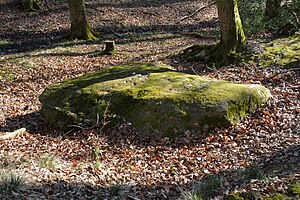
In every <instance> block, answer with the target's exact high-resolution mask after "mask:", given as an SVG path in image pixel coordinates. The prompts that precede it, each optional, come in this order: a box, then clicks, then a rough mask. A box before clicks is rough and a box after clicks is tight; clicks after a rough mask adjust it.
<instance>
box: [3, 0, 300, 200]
mask: <svg viewBox="0 0 300 200" xmlns="http://www.w3.org/2000/svg"><path fill="white" fill-rule="evenodd" d="M41 3H42V4H43V5H44V4H45V5H46V3H47V2H46V1H45V2H41ZM205 3H206V2H205V1H175V0H174V1H155V0H153V1H143V2H138V3H137V2H136V1H130V0H122V1H101V3H100V2H98V1H92V0H91V1H87V11H88V15H89V17H90V22H91V25H92V27H94V28H95V30H97V31H100V32H101V33H102V34H103V39H111V40H115V41H116V44H117V50H118V54H116V55H115V56H97V52H98V51H101V50H102V49H103V44H102V43H101V42H98V41H97V42H94V43H90V42H83V41H70V42H69V41H62V40H60V39H59V38H60V36H62V35H63V33H64V32H66V31H67V29H68V27H69V18H68V9H67V5H66V3H65V2H60V1H58V0H52V1H49V2H48V4H47V5H48V6H45V5H44V6H43V8H44V9H43V11H42V12H40V13H29V14H26V13H21V12H20V11H19V10H18V9H17V8H16V6H15V5H14V4H12V3H11V1H9V0H4V1H2V2H1V7H0V9H1V12H0V13H1V14H0V17H1V26H2V28H1V30H0V39H1V40H5V41H6V45H5V46H0V47H1V49H0V53H1V58H0V69H1V71H0V96H1V98H0V125H1V127H0V131H1V133H2V134H4V133H5V132H12V131H14V130H16V129H19V128H22V127H25V128H26V129H27V131H26V132H25V133H23V134H21V135H19V136H17V137H15V138H13V139H9V140H3V141H0V144H1V145H0V157H1V160H3V159H4V158H6V159H7V158H9V159H10V162H11V163H13V165H11V164H10V165H9V168H10V169H11V170H12V171H13V172H15V173H17V174H19V175H20V176H22V177H23V179H24V180H25V183H26V184H25V186H24V187H21V188H20V189H19V190H17V191H14V192H12V193H11V194H9V195H7V194H6V196H3V194H1V193H0V197H1V198H8V199H9V198H17V199H178V198H182V194H183V193H184V192H183V191H190V190H192V189H194V188H197V187H199V185H201V181H203V180H204V179H205V177H207V176H208V175H212V174H214V175H215V176H216V177H219V179H220V180H221V182H222V188H219V189H217V190H216V191H215V192H216V193H215V196H216V197H219V198H224V196H226V195H227V194H228V193H230V192H232V191H248V190H255V191H261V192H267V193H270V192H272V191H283V192H286V191H287V186H286V185H287V183H296V182H297V181H299V174H300V166H299V163H300V156H299V154H300V148H299V142H300V125H299V124H300V123H299V121H300V116H299V113H300V111H299V110H300V103H299V99H300V91H299V88H300V86H299V71H293V70H285V69H282V68H278V67H276V66H270V67H267V68H264V69H258V68H255V66H235V65H231V66H226V67H223V68H220V69H217V70H211V69H210V68H208V67H207V66H206V65H204V64H201V63H184V62H183V61H176V60H173V59H169V58H168V55H170V54H171V53H175V52H177V51H179V50H180V49H182V48H184V47H186V46H189V45H191V44H195V43H200V44H206V43H212V42H216V40H215V38H214V37H211V38H209V39H205V40H204V39H199V38H197V37H193V36H191V35H189V34H186V33H190V32H202V33H203V32H206V33H207V32H209V31H210V30H218V27H217V23H216V22H215V21H216V17H217V16H216V14H217V13H216V8H215V7H211V8H209V9H206V10H205V12H203V13H202V14H201V13H199V14H197V15H196V16H194V17H193V18H191V19H189V20H185V21H184V22H181V23H179V24H178V20H179V19H180V18H181V17H182V16H187V15H189V14H191V13H193V11H194V9H195V8H198V7H201V6H202V5H205ZM6 10H10V11H11V12H5V11H6ZM3 13H5V14H3ZM204 21H207V22H204ZM132 61H151V62H164V63H166V64H170V65H172V66H174V67H175V68H176V69H178V70H179V71H185V72H188V73H194V74H198V75H201V76H208V77H213V78H218V79H223V80H229V81H235V82H240V83H258V84H262V85H264V86H266V87H267V88H269V89H270V90H271V93H272V98H271V99H270V101H269V102H268V103H267V104H266V105H265V106H263V107H262V108H260V109H258V110H257V111H255V112H254V113H253V114H251V115H249V116H248V117H247V118H246V119H245V121H244V122H243V123H241V124H239V125H236V126H234V127H230V128H216V129H215V130H213V131H210V132H208V133H205V134H204V133H193V132H190V131H188V130H187V131H186V132H185V133H184V134H183V136H181V137H178V138H173V139H169V138H161V137H159V136H147V135H140V134H138V133H137V132H136V131H135V130H134V128H133V127H131V126H130V124H122V125H120V126H118V127H115V128H113V129H109V130H107V131H105V132H100V131H99V130H97V129H93V130H78V131H74V132H71V133H64V132H61V131H59V130H55V129H53V128H51V127H49V126H48V125H47V124H46V123H45V122H44V121H43V120H42V118H41V116H40V114H39V112H38V111H39V109H40V103H39V101H38V97H39V95H40V94H41V92H42V91H43V90H44V88H45V87H46V86H47V85H50V84H52V83H55V82H58V81H61V80H66V79H69V78H73V77H77V76H80V75H82V74H84V73H88V72H93V71H95V70H97V69H99V68H102V67H106V66H110V65H117V64H120V63H123V62H132ZM1 133H0V134H1ZM2 134H1V135H2ZM45 156H49V157H51V158H55V163H52V164H53V165H51V166H52V167H49V168H48V167H47V166H41V165H39V159H40V158H44V157H45ZM252 165H253V166H257V168H253V169H252V168H251V169H252V172H251V173H250V172H249V170H248V171H247V170H245V169H247V167H249V166H252ZM259 170H261V171H259ZM254 172H255V173H254ZM260 172H261V173H264V174H265V177H267V178H264V179H263V180H260V179H258V178H257V177H255V176H254V175H255V174H259V173H260ZM245 173H248V175H247V176H246V175H245ZM249 174H250V175H252V177H251V176H250V175H249ZM253 174H254V175H253ZM1 195H2V196H1Z"/></svg>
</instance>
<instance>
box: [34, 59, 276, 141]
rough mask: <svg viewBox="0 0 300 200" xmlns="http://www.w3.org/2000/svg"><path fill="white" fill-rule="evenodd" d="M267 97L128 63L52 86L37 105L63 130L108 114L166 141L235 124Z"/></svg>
mask: <svg viewBox="0 0 300 200" xmlns="http://www.w3.org/2000/svg"><path fill="white" fill-rule="evenodd" d="M269 95H270V94H269V91H268V90H267V89H265V88H264V87H262V86H259V85H242V84H234V83H230V82H226V81H220V80H215V79H211V78H203V77H199V76H196V75H190V74H183V73H179V72H176V71H173V70H172V68H171V67H170V66H167V65H161V64H153V63H131V64H126V65H122V66H114V67H108V68H105V69H101V70H99V71H98V72H96V73H92V74H87V75H84V76H82V77H79V78H75V79H72V80H69V81H64V82H61V83H58V84H54V85H52V86H50V87H48V88H46V89H45V91H44V92H43V94H42V95H41V96H40V101H41V102H42V110H41V113H42V115H43V117H44V118H45V119H46V120H47V121H48V122H49V123H50V124H53V125H54V126H57V127H60V128H63V129H67V128H68V126H69V125H72V124H74V125H75V124H78V125H81V126H92V125H95V124H97V123H98V122H99V119H102V117H103V114H104V112H109V113H112V114H115V115H118V116H120V117H122V118H125V119H126V120H127V121H128V122H131V123H132V124H133V125H134V126H135V127H136V128H138V129H139V131H140V132H158V133H161V134H162V135H164V136H169V137H172V136H176V135H180V134H182V133H183V132H184V131H185V130H195V131H197V130H202V128H203V127H204V126H208V127H210V128H212V127H215V126H229V125H231V124H232V125H233V124H236V123H239V122H240V121H241V120H242V119H243V118H244V117H245V116H246V114H247V113H249V112H252V111H254V109H256V108H257V107H258V106H260V105H261V104H262V103H263V102H265V101H266V100H267V99H268V97H269ZM100 121H101V120H100Z"/></svg>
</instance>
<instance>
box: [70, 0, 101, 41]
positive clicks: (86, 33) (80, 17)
mask: <svg viewBox="0 0 300 200" xmlns="http://www.w3.org/2000/svg"><path fill="white" fill-rule="evenodd" d="M68 4H69V10H70V18H71V28H70V30H69V32H68V33H67V34H66V35H65V37H66V38H70V39H84V40H96V39H97V37H98V36H99V35H98V33H96V32H94V31H93V30H92V28H91V27H90V25H89V23H88V19H87V16H86V7H85V1H84V0H68Z"/></svg>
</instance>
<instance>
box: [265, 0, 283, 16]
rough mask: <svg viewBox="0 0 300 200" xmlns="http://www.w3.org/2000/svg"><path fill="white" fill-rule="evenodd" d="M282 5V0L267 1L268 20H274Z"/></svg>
mask: <svg viewBox="0 0 300 200" xmlns="http://www.w3.org/2000/svg"><path fill="white" fill-rule="evenodd" d="M280 5H281V0H267V2H266V10H265V16H266V17H268V18H274V17H275V16H276V15H277V13H278V10H279V8H280Z"/></svg>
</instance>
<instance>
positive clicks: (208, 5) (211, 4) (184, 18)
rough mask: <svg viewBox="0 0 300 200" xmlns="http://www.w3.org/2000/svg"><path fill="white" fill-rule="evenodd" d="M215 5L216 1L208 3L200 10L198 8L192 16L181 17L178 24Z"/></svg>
mask: <svg viewBox="0 0 300 200" xmlns="http://www.w3.org/2000/svg"><path fill="white" fill-rule="evenodd" d="M216 3H217V2H216V1H212V2H210V3H209V4H207V5H205V6H203V7H201V8H198V9H197V10H196V11H195V12H193V13H192V14H190V15H187V16H184V17H182V18H181V19H180V20H179V22H182V21H183V20H186V19H188V18H191V17H193V16H194V15H196V14H197V13H198V12H200V11H202V10H204V9H206V8H208V7H210V6H213V5H215V4H216ZM179 22H178V23H179Z"/></svg>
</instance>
